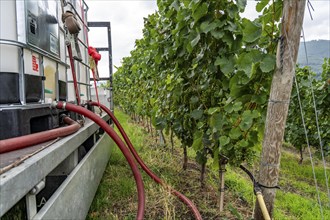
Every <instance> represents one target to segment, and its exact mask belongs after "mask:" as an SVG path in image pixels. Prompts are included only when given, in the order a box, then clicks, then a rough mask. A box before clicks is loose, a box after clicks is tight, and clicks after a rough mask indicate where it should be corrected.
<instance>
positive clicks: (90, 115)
mask: <svg viewBox="0 0 330 220" xmlns="http://www.w3.org/2000/svg"><path fill="white" fill-rule="evenodd" d="M56 108H58V109H66V110H68V111H72V112H76V113H78V114H81V115H84V116H85V117H87V118H89V119H91V120H93V121H94V122H95V123H96V124H98V125H99V126H100V127H101V128H102V129H103V130H104V131H105V132H107V133H108V135H109V136H110V137H111V138H112V139H113V140H114V142H115V143H116V144H117V145H118V147H119V148H120V150H121V152H122V153H123V154H124V156H125V158H126V160H127V162H128V164H129V165H130V167H131V169H132V172H133V175H134V178H135V182H136V186H137V192H138V213H137V216H136V219H139V220H140V219H143V216H144V209H145V195H144V186H143V181H142V176H141V173H140V171H139V169H138V167H137V165H136V164H135V161H134V158H133V157H132V155H131V154H130V152H129V150H128V149H127V148H126V146H125V144H124V142H123V141H122V140H121V139H120V137H119V136H118V135H117V134H116V132H115V131H114V130H113V128H112V127H110V126H109V125H108V124H107V123H106V122H105V121H103V120H102V119H101V118H100V117H98V116H97V115H96V114H94V113H93V112H91V111H89V110H88V109H85V108H83V107H81V106H77V105H73V104H70V103H63V102H58V103H57V105H56Z"/></svg>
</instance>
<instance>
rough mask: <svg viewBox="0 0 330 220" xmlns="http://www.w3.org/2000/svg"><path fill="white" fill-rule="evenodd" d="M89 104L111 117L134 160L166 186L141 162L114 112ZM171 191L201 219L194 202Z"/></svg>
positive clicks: (95, 103)
mask: <svg viewBox="0 0 330 220" xmlns="http://www.w3.org/2000/svg"><path fill="white" fill-rule="evenodd" d="M89 104H90V105H93V106H99V107H101V108H102V109H103V110H104V111H105V112H106V113H107V114H108V115H109V116H110V117H111V119H112V120H113V121H114V123H115V125H116V126H117V128H118V130H119V131H120V133H121V134H122V136H123V138H124V140H125V142H126V144H127V145H128V147H129V149H130V151H131V152H132V154H133V156H134V158H135V159H136V161H137V162H138V163H139V164H140V166H141V168H142V169H143V170H144V171H145V172H146V173H147V174H148V175H149V176H150V177H151V178H152V179H153V180H154V181H155V182H156V183H158V184H160V185H162V186H164V187H167V186H166V185H165V184H164V183H163V182H162V180H161V179H160V178H159V177H158V176H156V175H155V174H154V173H153V172H152V171H151V170H150V169H149V167H148V166H147V165H146V164H145V163H144V162H143V160H142V159H141V158H140V156H139V155H138V153H137V152H136V150H135V148H134V147H133V144H132V142H131V141H130V139H129V138H128V136H127V134H126V132H125V131H124V129H123V127H122V126H121V124H120V123H119V121H118V120H117V118H116V117H115V116H114V114H113V113H112V112H111V111H110V110H109V109H108V108H107V107H106V106H104V105H102V104H98V103H97V102H89ZM170 190H171V193H172V194H174V195H175V196H177V197H178V198H179V199H180V200H181V201H182V202H184V203H185V204H186V205H188V206H189V208H190V209H191V211H192V212H193V213H194V215H195V218H196V219H198V220H201V219H202V216H201V214H200V213H199V211H198V209H197V207H196V206H195V205H194V203H193V202H192V201H190V200H189V199H188V198H187V197H186V196H184V195H183V194H181V193H180V192H178V191H176V190H174V189H170Z"/></svg>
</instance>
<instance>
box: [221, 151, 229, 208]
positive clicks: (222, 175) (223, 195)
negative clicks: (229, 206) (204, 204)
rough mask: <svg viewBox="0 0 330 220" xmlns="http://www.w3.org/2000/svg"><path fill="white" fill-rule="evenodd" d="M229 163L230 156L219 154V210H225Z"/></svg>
mask: <svg viewBox="0 0 330 220" xmlns="http://www.w3.org/2000/svg"><path fill="white" fill-rule="evenodd" d="M227 163H228V158H226V157H223V156H222V155H219V179H220V185H219V191H220V196H219V211H220V212H222V211H223V207H224V200H225V173H226V164H227Z"/></svg>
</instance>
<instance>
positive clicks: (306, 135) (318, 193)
mask: <svg viewBox="0 0 330 220" xmlns="http://www.w3.org/2000/svg"><path fill="white" fill-rule="evenodd" d="M284 30H285V31H284V33H283V34H284V35H285V39H288V34H287V32H286V29H285V28H284ZM291 47H292V45H290V44H288V48H289V55H290V56H289V57H290V61H291V63H292V64H295V63H296V62H295V61H294V60H293V53H292V48H291ZM294 80H295V84H296V90H297V97H298V102H299V108H300V114H301V119H302V123H303V127H304V131H305V138H306V144H307V148H308V153H309V157H310V160H311V165H312V171H313V177H314V183H315V189H316V193H317V200H318V203H319V206H320V213H321V217H322V220H324V216H323V208H322V203H321V198H320V192H319V187H318V184H317V179H316V174H315V167H314V161H313V156H312V153H311V147H310V145H309V139H308V134H307V129H306V124H305V119H304V113H303V109H302V105H301V99H300V93H299V88H298V82H297V78H296V75H294Z"/></svg>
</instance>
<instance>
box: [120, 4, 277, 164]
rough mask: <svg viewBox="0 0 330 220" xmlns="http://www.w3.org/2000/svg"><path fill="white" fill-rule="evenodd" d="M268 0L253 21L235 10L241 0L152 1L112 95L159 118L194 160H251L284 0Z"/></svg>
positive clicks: (130, 109)
mask: <svg viewBox="0 0 330 220" xmlns="http://www.w3.org/2000/svg"><path fill="white" fill-rule="evenodd" d="M273 2H274V5H272V4H268V2H267V3H266V4H265V5H263V6H260V5H259V6H258V7H259V9H260V11H262V12H263V13H262V16H260V17H259V18H258V19H255V20H254V21H250V20H248V19H245V18H244V19H242V18H241V17H240V14H239V12H242V11H244V8H245V5H246V1H245V0H239V1H219V0H209V1H205V0H194V1H186V0H162V1H157V3H158V8H159V11H158V12H156V13H154V14H152V15H150V16H149V17H148V18H146V19H145V24H144V29H143V39H140V40H137V41H136V47H135V49H134V50H133V51H132V52H131V56H130V57H127V58H124V59H123V65H122V67H120V68H118V71H117V72H116V74H115V75H114V85H115V86H114V92H115V98H116V102H117V103H118V104H119V105H121V106H122V108H124V109H125V110H126V111H128V112H135V113H137V114H139V115H141V116H146V117H151V118H153V119H155V120H153V122H154V123H155V124H154V126H156V121H157V120H156V119H159V118H161V121H162V125H163V126H162V127H164V128H165V129H167V130H170V129H171V130H172V131H173V132H174V133H175V135H176V136H177V137H178V138H179V139H180V141H181V143H182V144H183V146H188V147H191V146H193V148H194V149H195V150H196V155H197V157H198V158H199V159H200V158H204V159H205V158H207V156H208V155H210V156H211V157H213V158H215V159H216V158H219V157H218V154H224V155H226V156H228V157H229V158H230V160H229V161H230V163H232V164H240V163H241V162H242V161H245V160H251V159H253V157H254V155H255V150H256V149H255V146H256V145H257V144H258V143H260V138H261V135H259V132H260V130H262V129H261V128H262V127H263V124H264V117H265V112H266V106H267V96H268V93H269V87H270V82H271V77H272V74H271V73H272V71H273V70H274V68H275V56H274V52H275V48H276V44H277V43H276V41H275V40H274V39H277V37H278V35H279V33H278V32H279V31H278V26H277V25H276V24H277V23H278V21H279V14H278V10H279V9H281V6H282V2H281V1H273ZM274 9H276V10H274ZM279 11H281V10H279ZM275 13H276V14H275ZM205 149H211V151H210V150H205ZM204 159H203V160H199V161H204Z"/></svg>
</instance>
